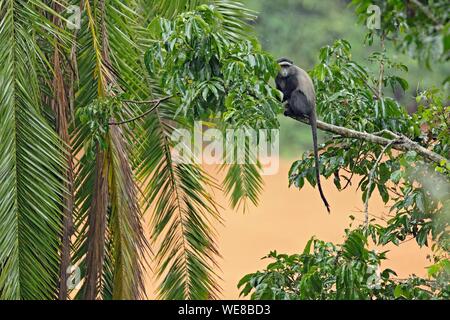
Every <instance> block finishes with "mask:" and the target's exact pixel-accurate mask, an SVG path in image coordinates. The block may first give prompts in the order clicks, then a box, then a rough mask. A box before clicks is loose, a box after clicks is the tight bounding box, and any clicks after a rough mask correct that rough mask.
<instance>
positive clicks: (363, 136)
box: [292, 117, 450, 165]
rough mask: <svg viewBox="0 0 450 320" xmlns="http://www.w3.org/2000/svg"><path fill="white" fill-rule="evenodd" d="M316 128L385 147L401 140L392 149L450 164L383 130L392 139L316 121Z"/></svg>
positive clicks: (429, 160)
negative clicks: (412, 152)
mask: <svg viewBox="0 0 450 320" xmlns="http://www.w3.org/2000/svg"><path fill="white" fill-rule="evenodd" d="M292 118H293V119H295V120H297V121H299V122H303V123H306V124H308V125H309V124H310V123H309V120H308V119H305V118H301V117H292ZM317 128H318V129H320V130H322V131H327V132H331V133H334V134H337V135H339V136H342V137H345V138H352V139H358V140H364V141H367V142H371V143H375V144H379V145H381V146H387V145H389V144H391V143H392V141H395V140H398V139H400V138H401V140H400V141H398V142H397V143H395V144H393V145H392V149H395V150H399V151H415V152H417V153H418V154H420V155H421V156H422V157H423V158H424V159H426V160H427V161H428V162H434V163H436V164H438V165H440V163H441V161H447V162H450V160H449V159H446V158H444V157H443V156H441V155H439V154H437V153H435V152H433V151H431V150H428V149H427V148H424V147H422V146H421V145H420V144H418V143H417V142H414V141H412V140H411V139H409V138H408V137H406V136H403V135H399V134H396V133H394V132H391V131H389V130H383V131H382V132H381V133H387V132H389V134H390V135H391V136H392V137H393V139H386V138H384V137H380V136H378V135H376V134H373V133H367V132H361V131H356V130H353V129H349V128H345V127H339V126H336V125H333V124H329V123H326V122H323V121H319V120H317Z"/></svg>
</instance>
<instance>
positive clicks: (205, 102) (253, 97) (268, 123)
mask: <svg viewBox="0 0 450 320" xmlns="http://www.w3.org/2000/svg"><path fill="white" fill-rule="evenodd" d="M227 6H228V7H227ZM225 8H228V9H227V10H225ZM240 8H241V7H240V6H239V5H237V4H236V5H234V6H231V5H230V4H229V3H228V2H224V3H222V4H218V5H217V7H215V6H207V5H202V6H200V7H198V8H197V9H196V11H195V12H187V13H184V14H181V15H179V16H178V17H177V18H176V19H174V20H167V19H163V18H162V19H159V20H155V21H154V22H152V29H153V30H154V32H155V34H156V36H158V37H159V38H160V40H159V41H156V42H155V43H154V44H153V46H151V48H150V49H149V50H148V51H147V53H146V56H145V62H146V66H147V69H148V71H149V73H150V75H151V76H152V77H154V78H158V79H160V86H161V88H162V90H163V91H164V93H165V94H167V95H177V96H178V99H179V107H178V109H177V110H176V114H175V115H178V114H181V115H182V116H184V117H186V118H187V119H189V120H190V121H194V120H205V121H208V122H209V123H211V122H212V123H215V125H216V126H217V127H218V128H220V129H221V130H223V131H224V132H225V130H226V129H228V128H243V129H244V130H245V129H246V128H253V129H261V128H265V129H268V128H276V127H278V125H279V124H278V120H277V118H276V116H277V114H278V112H279V111H280V104H279V93H278V91H277V90H275V89H274V88H272V87H271V86H269V84H268V81H269V80H270V79H271V77H273V76H274V75H275V74H276V71H277V65H276V62H275V61H274V60H273V58H272V57H270V56H269V55H267V54H266V53H264V52H263V51H262V50H261V49H260V47H259V45H258V43H257V42H256V41H255V40H254V39H253V38H242V36H241V34H240V33H236V32H235V31H234V28H232V25H233V23H231V22H230V21H233V20H230V19H229V17H230V16H233V17H234V16H236V15H234V14H232V13H231V12H234V11H236V10H239V9H240ZM230 10H234V11H230ZM244 12H246V11H245V10H244ZM240 23H241V24H242V23H243V22H240ZM246 149H247V150H246V159H247V160H246V163H245V164H242V165H240V164H237V165H232V166H230V168H229V171H228V173H227V176H226V178H225V184H224V185H225V188H226V191H227V193H229V194H230V195H231V204H232V206H233V207H235V206H237V205H239V204H240V203H242V202H244V204H245V200H246V199H249V200H251V201H252V202H253V203H254V204H256V203H257V198H258V194H259V193H260V190H261V187H262V183H261V177H260V174H259V169H258V166H257V165H256V164H252V163H248V162H249V152H250V151H249V150H248V148H246Z"/></svg>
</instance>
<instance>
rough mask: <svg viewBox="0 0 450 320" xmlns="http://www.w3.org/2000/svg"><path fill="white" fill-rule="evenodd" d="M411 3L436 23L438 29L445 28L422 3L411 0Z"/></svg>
mask: <svg viewBox="0 0 450 320" xmlns="http://www.w3.org/2000/svg"><path fill="white" fill-rule="evenodd" d="M411 2H412V3H413V4H414V5H415V6H416V7H417V8H419V9H420V11H422V12H423V13H424V14H425V15H426V16H427V17H428V19H430V20H431V21H433V22H434V24H435V27H436V29H438V30H441V29H442V28H443V27H444V26H443V25H442V23H441V22H440V21H439V20H438V19H437V18H436V17H435V16H434V15H433V13H432V12H431V11H430V10H429V9H428V8H427V7H426V6H424V5H423V4H422V3H421V2H420V1H418V0H411Z"/></svg>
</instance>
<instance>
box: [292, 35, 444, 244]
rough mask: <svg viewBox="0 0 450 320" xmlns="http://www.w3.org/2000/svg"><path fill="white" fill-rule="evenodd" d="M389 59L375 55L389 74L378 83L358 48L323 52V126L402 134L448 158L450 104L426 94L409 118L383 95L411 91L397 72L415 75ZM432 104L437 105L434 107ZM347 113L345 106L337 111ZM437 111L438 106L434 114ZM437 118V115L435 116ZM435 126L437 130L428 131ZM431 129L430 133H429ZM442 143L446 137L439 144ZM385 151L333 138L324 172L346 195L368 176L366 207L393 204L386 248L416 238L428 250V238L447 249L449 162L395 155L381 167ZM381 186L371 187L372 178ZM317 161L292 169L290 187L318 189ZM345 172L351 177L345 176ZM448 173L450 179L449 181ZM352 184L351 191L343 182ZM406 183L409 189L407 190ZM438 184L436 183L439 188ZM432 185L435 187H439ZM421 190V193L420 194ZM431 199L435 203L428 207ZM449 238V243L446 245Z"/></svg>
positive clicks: (307, 158)
mask: <svg viewBox="0 0 450 320" xmlns="http://www.w3.org/2000/svg"><path fill="white" fill-rule="evenodd" d="M385 56H386V53H375V54H374V55H372V57H376V60H375V61H377V63H378V64H380V65H383V72H382V73H380V74H381V76H380V74H379V75H373V76H371V75H370V74H369V72H368V71H366V70H365V69H364V68H362V67H361V66H360V65H358V64H357V63H356V62H355V61H352V60H351V53H350V44H349V43H348V42H346V41H344V40H342V41H337V42H336V43H335V44H334V45H333V46H327V47H325V48H323V49H322V50H321V52H320V61H321V62H320V63H319V64H318V65H317V66H316V67H315V68H314V69H313V70H312V72H311V74H312V76H313V77H314V81H315V83H316V88H317V97H318V98H317V100H318V110H319V112H320V113H321V114H323V115H324V116H323V119H324V120H325V121H326V122H328V123H331V124H335V125H339V126H343V127H349V128H353V129H356V130H358V131H362V132H370V133H376V134H378V133H380V134H381V135H382V136H383V135H384V136H385V137H387V138H391V137H390V135H391V134H390V132H392V133H395V134H402V135H404V136H407V137H409V138H410V139H412V140H414V141H416V142H418V143H420V144H421V145H423V146H424V147H427V148H429V149H430V150H433V151H434V152H436V153H438V154H441V155H442V156H444V157H445V156H447V155H448V150H447V148H448V142H447V139H448V130H447V128H448V117H447V118H446V117H445V114H446V113H448V110H449V107H448V106H445V102H444V99H443V98H442V97H441V96H440V94H439V92H437V91H436V90H434V91H430V92H428V93H424V94H423V95H424V97H427V98H426V99H425V98H424V99H422V98H421V97H422V96H419V97H418V100H419V101H422V100H423V101H427V107H421V108H420V109H419V111H418V112H417V113H415V114H413V115H409V114H408V113H407V112H406V111H405V110H404V109H403V108H402V106H401V105H400V104H399V103H398V102H396V101H395V100H394V99H393V98H390V97H385V96H384V95H383V91H382V88H384V87H385V86H387V85H390V84H392V83H394V82H395V83H398V84H400V85H401V86H402V87H406V86H407V83H406V81H405V80H404V79H402V78H400V77H398V76H397V75H395V73H392V72H391V71H390V70H391V69H394V70H396V69H401V70H407V68H406V66H403V65H401V64H400V65H399V64H393V63H392V62H391V61H390V60H389V59H388V58H387V57H385ZM428 102H429V103H428ZM336 106H339V107H336ZM433 106H434V107H433ZM433 108H434V110H435V111H437V112H436V113H433V116H431V115H430V114H431V112H432V111H431V110H433ZM428 121H430V122H431V123H430V124H428ZM423 128H427V129H426V130H424V129H423ZM438 137H439V138H438ZM381 151H383V150H382V148H381V147H380V146H377V145H374V144H372V143H368V142H364V141H357V140H353V139H348V138H343V137H340V138H335V139H328V140H327V141H326V143H325V145H323V152H322V154H321V172H322V174H323V175H324V176H325V177H330V176H334V177H335V179H334V182H335V185H336V187H337V188H338V189H340V190H342V189H344V188H345V187H347V186H348V185H350V184H351V183H352V179H353V178H354V177H357V176H360V177H361V179H360V180H359V182H358V188H361V190H362V191H363V193H362V200H363V201H364V202H365V201H366V199H367V193H369V196H370V195H371V194H372V192H373V191H374V189H377V190H378V192H379V194H380V196H381V198H382V199H383V201H384V202H385V203H388V202H389V201H394V203H392V209H391V211H392V212H394V216H392V219H390V220H389V221H388V223H387V227H386V229H384V228H383V227H382V226H381V225H377V226H376V227H375V228H374V230H376V231H377V233H378V235H377V236H375V234H374V237H375V238H377V237H378V242H379V243H383V244H386V243H388V242H394V243H396V244H398V243H399V241H403V240H405V239H406V237H407V236H408V235H412V236H413V237H415V238H416V241H417V242H418V244H420V245H424V244H426V243H427V237H428V236H429V235H431V236H432V239H433V240H439V241H442V242H443V243H444V242H446V241H447V240H446V239H447V237H448V234H447V232H445V226H446V225H448V197H447V194H448V192H447V191H446V190H448V188H449V178H448V177H449V176H448V171H447V169H446V167H447V165H446V164H445V163H442V164H438V165H437V166H436V167H435V168H434V170H435V171H436V172H434V173H433V172H432V171H433V170H432V168H430V165H429V164H428V163H426V161H424V160H423V159H421V158H420V156H418V154H417V153H416V152H415V151H409V152H406V153H398V152H393V151H392V150H387V153H386V155H385V159H384V160H382V161H381V163H379V164H377V165H375V163H376V162H377V158H378V157H379V155H380V152H381ZM373 168H375V170H374V174H373V177H374V178H373V180H374V183H372V184H370V190H369V181H370V176H371V175H370V172H371V170H372V169H373ZM313 169H314V166H313V158H312V155H311V154H310V153H305V154H304V156H303V159H302V160H299V161H296V162H295V163H294V164H293V165H292V167H291V170H290V173H289V181H290V184H291V185H294V186H296V187H298V188H302V187H303V186H304V183H305V180H307V181H308V182H309V183H310V184H311V185H313V186H314V185H315V183H316V182H315V177H314V170H313ZM340 172H345V173H346V175H341V174H340ZM441 173H442V174H441ZM343 179H345V185H344V186H343V184H342V181H341V180H343ZM400 181H402V182H403V183H399V182H400ZM431 181H433V182H431ZM431 185H432V186H433V187H431ZM418 186H421V187H418ZM424 199H429V200H424ZM441 237H442V238H441Z"/></svg>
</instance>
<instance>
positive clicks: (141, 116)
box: [109, 96, 173, 126]
mask: <svg viewBox="0 0 450 320" xmlns="http://www.w3.org/2000/svg"><path fill="white" fill-rule="evenodd" d="M172 97H173V96H167V97H164V98H160V99H155V100H148V101H132V100H124V101H123V102H125V103H136V104H154V106H153V107H151V108H150V109H149V110H147V111H145V112H144V113H142V114H140V115H138V116H136V117H134V118H131V119H127V120H123V121H119V122H114V121H113V122H110V123H109V125H110V126H117V125H121V124H125V123H129V122H133V121H136V120H138V119H141V118H143V117H145V116H146V115H148V114H149V113H151V112H153V111H155V109H156V108H158V107H159V105H160V104H161V102H163V101H166V100H169V99H170V98H172Z"/></svg>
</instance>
